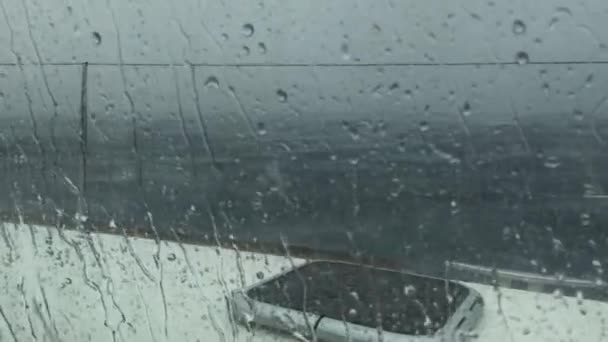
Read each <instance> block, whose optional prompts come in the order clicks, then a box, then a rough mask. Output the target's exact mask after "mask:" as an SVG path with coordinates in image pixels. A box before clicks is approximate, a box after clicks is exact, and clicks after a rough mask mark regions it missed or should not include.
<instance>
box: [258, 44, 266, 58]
mask: <svg viewBox="0 0 608 342" xmlns="http://www.w3.org/2000/svg"><path fill="white" fill-rule="evenodd" d="M258 49H259V50H260V53H261V54H262V55H264V54H266V51H268V49H266V44H264V43H262V42H259V43H258Z"/></svg>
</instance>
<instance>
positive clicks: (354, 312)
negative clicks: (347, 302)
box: [348, 309, 357, 317]
mask: <svg viewBox="0 0 608 342" xmlns="http://www.w3.org/2000/svg"><path fill="white" fill-rule="evenodd" d="M348 315H349V316H351V317H354V316H357V310H355V309H350V310H348Z"/></svg>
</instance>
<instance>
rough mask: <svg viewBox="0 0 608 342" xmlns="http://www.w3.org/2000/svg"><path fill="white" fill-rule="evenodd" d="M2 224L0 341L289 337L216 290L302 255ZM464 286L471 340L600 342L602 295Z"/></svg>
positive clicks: (603, 337)
mask: <svg viewBox="0 0 608 342" xmlns="http://www.w3.org/2000/svg"><path fill="white" fill-rule="evenodd" d="M0 233H1V235H2V236H0V274H1V280H0V287H1V288H2V289H1V292H0V309H1V310H0V341H77V342H81V341H113V340H115V341H130V342H138V341H153V342H161V341H203V342H215V341H218V342H227V341H251V342H256V341H291V340H293V338H292V337H290V336H283V335H277V334H274V333H271V332H266V331H261V330H257V331H254V332H252V333H250V332H247V331H246V330H245V329H243V328H241V327H240V326H238V325H235V324H233V323H232V322H231V320H229V319H228V313H227V306H226V303H225V300H224V296H225V295H226V294H227V293H228V292H229V291H231V290H232V289H235V288H238V287H240V286H242V285H243V283H244V284H251V283H253V282H256V281H257V280H258V278H257V277H258V275H260V274H259V272H262V273H263V274H264V275H265V276H269V275H272V274H274V273H276V272H279V271H280V270H282V269H284V268H289V267H290V266H291V262H293V263H295V264H299V263H302V262H303V260H301V259H294V260H292V261H290V260H289V259H288V258H285V257H278V256H273V255H264V254H259V253H249V252H239V253H237V252H236V251H235V250H231V249H224V248H213V247H202V246H194V245H186V244H182V245H180V244H178V243H173V242H162V243H160V244H156V242H155V241H153V240H146V239H139V238H129V239H126V238H125V237H124V236H116V235H106V234H90V235H86V234H83V233H79V232H76V231H63V232H62V234H60V232H59V231H58V230H57V229H55V228H51V227H42V226H28V225H13V224H4V225H2V229H1V230H0ZM61 235H63V237H62V236H61ZM155 260H158V262H155ZM239 270H243V272H242V273H241V272H239ZM470 285H471V286H474V287H475V288H477V289H478V290H479V291H480V292H481V293H482V295H483V296H484V300H485V302H486V312H485V315H484V316H485V317H484V319H483V321H482V322H481V324H480V326H479V329H478V331H477V333H478V337H477V338H476V339H474V340H477V341H492V342H502V341H505V342H507V341H508V342H511V341H535V342H537V341H608V326H607V323H606V319H607V318H608V304H606V303H600V302H595V301H588V300H585V301H582V302H578V301H577V300H576V299H574V298H557V297H554V296H552V295H545V294H538V293H532V292H525V291H517V290H510V289H501V290H500V294H501V295H500V300H499V299H498V298H499V296H498V295H497V292H496V291H495V290H494V289H492V288H491V287H488V286H484V285H478V284H470ZM499 301H500V305H499V304H498V302H499Z"/></svg>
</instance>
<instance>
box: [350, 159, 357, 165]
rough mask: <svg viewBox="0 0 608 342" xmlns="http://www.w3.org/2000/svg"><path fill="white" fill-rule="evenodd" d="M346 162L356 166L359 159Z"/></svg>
mask: <svg viewBox="0 0 608 342" xmlns="http://www.w3.org/2000/svg"><path fill="white" fill-rule="evenodd" d="M348 162H349V163H350V165H357V164H359V158H350V159H349V160H348Z"/></svg>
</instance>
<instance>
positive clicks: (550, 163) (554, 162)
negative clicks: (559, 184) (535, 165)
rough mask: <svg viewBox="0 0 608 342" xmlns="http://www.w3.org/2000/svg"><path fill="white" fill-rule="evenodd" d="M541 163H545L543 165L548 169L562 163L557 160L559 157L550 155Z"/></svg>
mask: <svg viewBox="0 0 608 342" xmlns="http://www.w3.org/2000/svg"><path fill="white" fill-rule="evenodd" d="M543 165H545V167H546V168H548V169H556V168H558V167H559V166H560V165H562V163H560V161H559V159H557V157H552V156H550V157H548V158H547V159H546V160H545V162H544V163H543Z"/></svg>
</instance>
